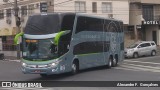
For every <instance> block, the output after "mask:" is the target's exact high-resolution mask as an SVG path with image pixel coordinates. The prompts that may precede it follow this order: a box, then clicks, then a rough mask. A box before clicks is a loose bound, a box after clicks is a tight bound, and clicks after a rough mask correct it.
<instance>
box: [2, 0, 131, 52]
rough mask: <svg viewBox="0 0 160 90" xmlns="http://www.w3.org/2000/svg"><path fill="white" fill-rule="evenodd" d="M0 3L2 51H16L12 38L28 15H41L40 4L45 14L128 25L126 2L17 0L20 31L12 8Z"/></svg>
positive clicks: (22, 25)
mask: <svg viewBox="0 0 160 90" xmlns="http://www.w3.org/2000/svg"><path fill="white" fill-rule="evenodd" d="M10 1H11V0H10ZM12 1H14V0H12ZM0 3H2V4H1V5H0V37H1V38H0V42H1V43H2V45H1V47H0V49H1V50H3V51H12V50H13V51H14V50H16V48H15V46H14V45H13V37H14V36H15V35H16V34H17V33H19V32H21V31H22V30H23V28H24V27H25V24H26V21H27V19H28V17H29V16H30V15H33V14H35V13H41V12H40V10H41V8H40V7H41V4H42V3H47V12H76V13H83V14H89V15H95V16H101V17H105V18H114V19H118V20H122V21H123V22H124V26H125V29H127V27H128V25H129V1H128V0H18V7H19V17H20V20H21V26H20V27H21V30H18V29H17V27H16V23H15V17H14V9H13V6H12V5H11V4H10V3H4V2H2V1H0ZM10 55H11V54H10Z"/></svg>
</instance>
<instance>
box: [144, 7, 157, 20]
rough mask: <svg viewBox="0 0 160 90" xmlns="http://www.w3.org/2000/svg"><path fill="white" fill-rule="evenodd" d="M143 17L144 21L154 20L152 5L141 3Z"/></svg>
mask: <svg viewBox="0 0 160 90" xmlns="http://www.w3.org/2000/svg"><path fill="white" fill-rule="evenodd" d="M142 8H143V10H142V13H143V18H144V20H146V21H153V20H154V8H153V5H143V6H142Z"/></svg>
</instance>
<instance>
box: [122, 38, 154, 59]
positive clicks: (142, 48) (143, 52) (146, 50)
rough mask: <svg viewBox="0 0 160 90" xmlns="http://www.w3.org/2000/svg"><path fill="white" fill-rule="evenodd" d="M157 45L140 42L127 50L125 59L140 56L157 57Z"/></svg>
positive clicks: (149, 42) (150, 42) (151, 42)
mask: <svg viewBox="0 0 160 90" xmlns="http://www.w3.org/2000/svg"><path fill="white" fill-rule="evenodd" d="M156 53H157V45H156V43H155V42H154V41H138V42H136V43H134V44H132V45H130V46H129V47H127V48H125V57H127V58H130V57H132V58H138V57H140V56H147V55H150V56H155V55H156Z"/></svg>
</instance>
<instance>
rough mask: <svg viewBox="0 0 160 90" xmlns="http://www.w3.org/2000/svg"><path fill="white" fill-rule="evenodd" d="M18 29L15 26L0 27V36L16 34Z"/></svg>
mask: <svg viewBox="0 0 160 90" xmlns="http://www.w3.org/2000/svg"><path fill="white" fill-rule="evenodd" d="M19 32H20V30H18V29H17V28H16V27H13V28H11V29H10V28H0V36H11V35H16V34H17V33H19Z"/></svg>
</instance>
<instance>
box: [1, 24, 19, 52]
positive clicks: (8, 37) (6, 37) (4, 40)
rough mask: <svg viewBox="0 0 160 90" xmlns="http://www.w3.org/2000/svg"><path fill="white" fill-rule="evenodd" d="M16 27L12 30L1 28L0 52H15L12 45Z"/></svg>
mask: <svg viewBox="0 0 160 90" xmlns="http://www.w3.org/2000/svg"><path fill="white" fill-rule="evenodd" d="M17 32H18V31H17V29H16V27H13V28H12V29H9V28H2V29H0V44H1V47H0V50H3V51H15V50H16V47H15V45H14V43H13V39H14V36H15V35H16V33H17Z"/></svg>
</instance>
